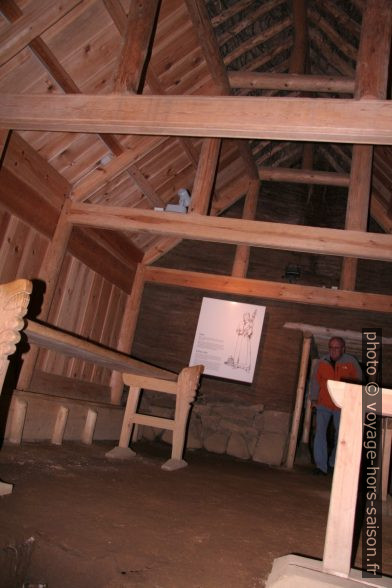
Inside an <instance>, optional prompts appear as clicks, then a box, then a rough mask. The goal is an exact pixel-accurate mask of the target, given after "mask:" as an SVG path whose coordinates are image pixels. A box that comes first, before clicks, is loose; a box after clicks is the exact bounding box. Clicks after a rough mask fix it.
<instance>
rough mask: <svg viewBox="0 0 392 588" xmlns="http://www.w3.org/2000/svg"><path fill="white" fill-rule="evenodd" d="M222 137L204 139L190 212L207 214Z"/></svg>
mask: <svg viewBox="0 0 392 588" xmlns="http://www.w3.org/2000/svg"><path fill="white" fill-rule="evenodd" d="M220 147H221V140H220V139H204V141H203V145H202V147H201V153H200V159H199V165H198V167H197V171H196V176H195V181H194V183H193V188H192V197H191V202H190V205H189V212H191V213H196V214H207V212H208V209H209V205H210V201H211V195H212V188H213V185H214V180H215V176H216V170H217V166H218V159H219V152H220Z"/></svg>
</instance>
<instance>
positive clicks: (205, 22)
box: [185, 0, 258, 179]
mask: <svg viewBox="0 0 392 588" xmlns="http://www.w3.org/2000/svg"><path fill="white" fill-rule="evenodd" d="M185 3H186V6H187V9H188V12H189V15H190V17H191V20H192V23H193V26H194V28H195V31H196V33H197V35H198V39H199V42H200V45H201V47H202V50H203V55H204V58H205V60H206V62H207V66H208V69H209V71H210V73H211V76H212V78H213V80H214V82H215V83H216V84H217V86H218V89H219V90H220V91H221V92H222V94H230V92H231V88H230V84H229V80H228V77H227V73H226V69H225V67H224V64H223V61H222V59H221V57H220V54H219V47H218V44H217V41H216V38H215V35H214V31H213V28H212V26H211V21H210V18H209V16H208V12H207V8H206V6H205V3H204V1H203V0H185ZM239 151H240V154H241V157H242V158H243V161H244V165H245V169H246V172H247V174H248V175H249V177H250V178H252V179H257V177H258V174H257V167H256V163H255V161H254V159H253V157H252V152H251V150H250V146H249V145H248V144H247V143H242V144H241V143H240V145H239Z"/></svg>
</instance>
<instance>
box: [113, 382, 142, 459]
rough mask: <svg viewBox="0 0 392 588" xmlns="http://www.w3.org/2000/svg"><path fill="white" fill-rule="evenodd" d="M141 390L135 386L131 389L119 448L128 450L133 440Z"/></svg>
mask: <svg viewBox="0 0 392 588" xmlns="http://www.w3.org/2000/svg"><path fill="white" fill-rule="evenodd" d="M140 392H141V388H137V387H135V386H130V387H129V392H128V400H127V406H126V408H125V414H124V420H123V426H122V429H121V435H120V440H119V443H118V445H119V447H122V448H124V449H127V448H128V445H129V441H130V439H131V433H132V427H133V416H134V415H135V413H136V410H137V405H138V402H139V398H140Z"/></svg>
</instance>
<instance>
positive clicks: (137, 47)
mask: <svg viewBox="0 0 392 588" xmlns="http://www.w3.org/2000/svg"><path fill="white" fill-rule="evenodd" d="M159 4H160V0H149V1H148V2H144V1H143V0H132V1H131V3H130V6H129V12H128V19H127V28H126V33H125V36H124V42H123V47H122V50H121V56H120V61H119V65H118V71H117V75H116V78H115V83H114V91H115V92H120V93H121V92H135V93H137V92H138V90H139V87H140V83H141V79H142V75H143V71H144V70H145V68H146V61H147V56H148V53H149V50H150V47H151V42H152V37H153V30H154V24H155V22H156V19H157V14H158V7H159Z"/></svg>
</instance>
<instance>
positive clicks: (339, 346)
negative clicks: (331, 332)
mask: <svg viewBox="0 0 392 588" xmlns="http://www.w3.org/2000/svg"><path fill="white" fill-rule="evenodd" d="M328 348H329V357H330V358H331V359H332V360H333V361H337V360H338V359H340V358H341V357H342V355H343V353H344V352H345V349H346V343H345V340H344V339H342V337H332V338H331V339H330V340H329V343H328Z"/></svg>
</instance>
